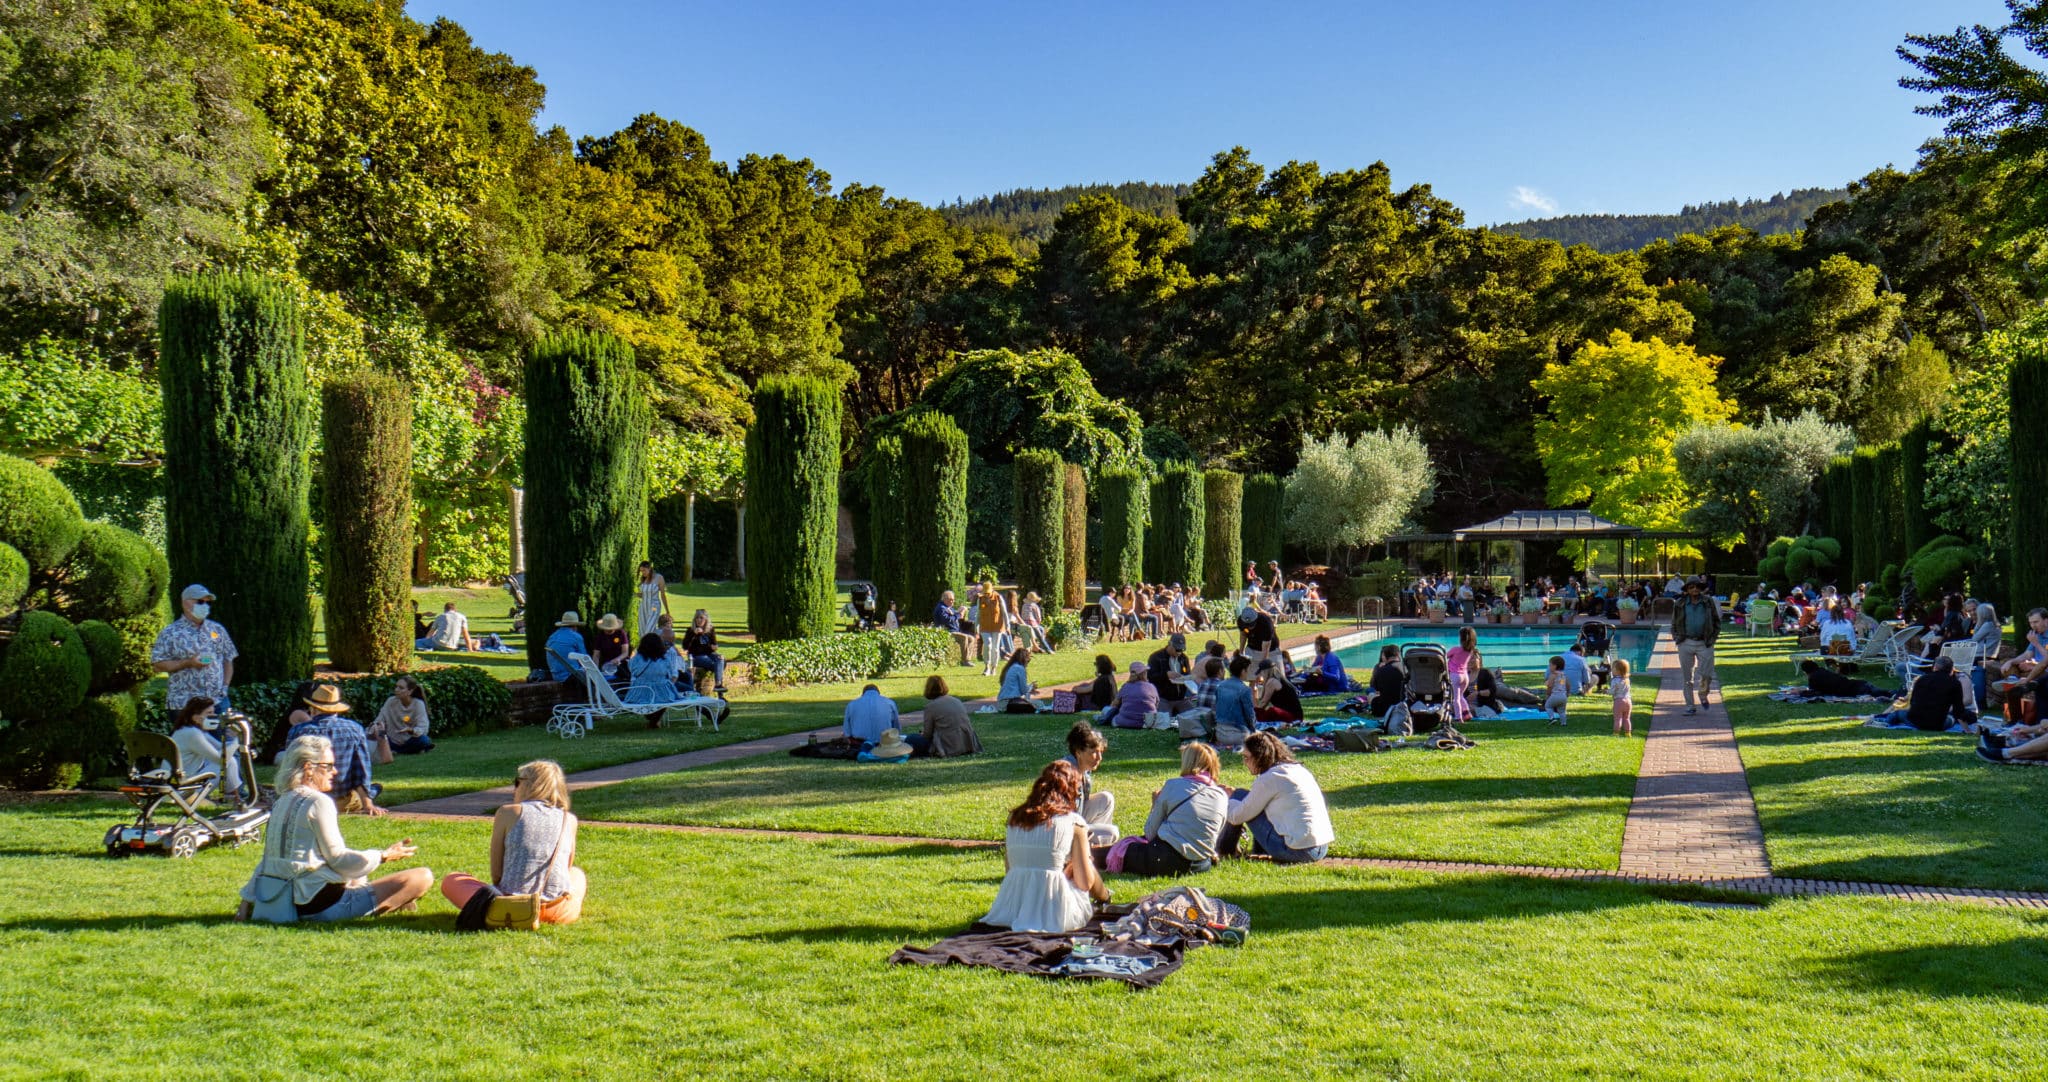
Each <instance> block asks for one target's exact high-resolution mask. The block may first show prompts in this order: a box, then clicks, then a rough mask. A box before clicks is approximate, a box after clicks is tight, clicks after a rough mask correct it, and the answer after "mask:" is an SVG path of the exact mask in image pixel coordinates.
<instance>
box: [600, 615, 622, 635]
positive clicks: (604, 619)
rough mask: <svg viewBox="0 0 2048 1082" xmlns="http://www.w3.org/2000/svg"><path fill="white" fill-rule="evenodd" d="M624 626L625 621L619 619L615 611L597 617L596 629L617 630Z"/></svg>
mask: <svg viewBox="0 0 2048 1082" xmlns="http://www.w3.org/2000/svg"><path fill="white" fill-rule="evenodd" d="M625 626H626V624H625V621H623V620H621V619H619V614H618V613H615V612H608V613H605V614H604V615H603V616H600V617H598V618H597V629H598V630H599V631H617V630H618V629H620V628H622V627H625Z"/></svg>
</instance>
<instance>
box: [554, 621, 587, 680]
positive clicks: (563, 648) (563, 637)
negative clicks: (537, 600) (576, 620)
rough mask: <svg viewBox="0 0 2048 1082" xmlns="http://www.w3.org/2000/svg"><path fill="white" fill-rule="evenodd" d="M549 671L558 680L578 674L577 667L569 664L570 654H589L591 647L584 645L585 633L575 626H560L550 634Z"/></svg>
mask: <svg viewBox="0 0 2048 1082" xmlns="http://www.w3.org/2000/svg"><path fill="white" fill-rule="evenodd" d="M547 646H548V672H549V673H551V674H553V676H554V678H555V679H557V680H567V679H569V678H570V677H572V676H575V675H576V669H575V667H574V666H572V665H570V664H569V655H570V654H587V653H589V652H590V647H588V646H585V645H583V633H582V632H580V631H578V630H576V629H575V628H573V627H558V628H556V629H555V633H554V634H552V635H549V636H548V643H547Z"/></svg>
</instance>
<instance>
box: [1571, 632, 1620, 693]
mask: <svg viewBox="0 0 2048 1082" xmlns="http://www.w3.org/2000/svg"><path fill="white" fill-rule="evenodd" d="M1578 645H1579V646H1580V647H1581V648H1583V651H1584V653H1585V655H1586V668H1587V669H1588V670H1590V671H1591V672H1592V673H1593V676H1594V677H1595V678H1596V680H1597V681H1598V686H1600V687H1603V688H1604V687H1606V686H1607V678H1608V675H1609V673H1610V672H1611V671H1612V669H1613V665H1612V662H1611V661H1610V660H1609V655H1610V654H1612V653H1613V652H1614V637H1613V633H1612V632H1611V631H1610V630H1609V629H1608V627H1607V625H1606V623H1604V622H1602V621H1600V620H1588V621H1586V626H1585V627H1584V628H1583V629H1581V630H1580V631H1579V642H1578Z"/></svg>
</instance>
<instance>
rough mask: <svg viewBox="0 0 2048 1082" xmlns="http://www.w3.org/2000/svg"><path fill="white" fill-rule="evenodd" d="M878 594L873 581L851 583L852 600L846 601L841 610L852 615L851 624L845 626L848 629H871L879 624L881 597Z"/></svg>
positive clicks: (850, 593) (880, 618)
mask: <svg viewBox="0 0 2048 1082" xmlns="http://www.w3.org/2000/svg"><path fill="white" fill-rule="evenodd" d="M878 594H879V592H878V591H877V590H876V589H875V584H874V583H871V582H856V583H854V584H853V589H852V590H851V591H849V596H851V598H852V600H850V601H848V602H847V603H846V608H845V609H844V610H843V611H845V612H846V613H847V615H849V616H852V617H853V625H852V626H851V627H848V628H847V630H848V631H873V630H874V629H875V628H877V627H880V626H881V623H882V615H881V611H880V610H881V598H880V597H879V596H878Z"/></svg>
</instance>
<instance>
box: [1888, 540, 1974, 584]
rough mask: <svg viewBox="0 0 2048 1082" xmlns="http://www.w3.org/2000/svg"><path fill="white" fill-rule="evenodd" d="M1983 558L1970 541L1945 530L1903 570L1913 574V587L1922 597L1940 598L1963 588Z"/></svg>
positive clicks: (1907, 563) (1921, 547) (1917, 553)
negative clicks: (1951, 534)
mask: <svg viewBox="0 0 2048 1082" xmlns="http://www.w3.org/2000/svg"><path fill="white" fill-rule="evenodd" d="M1982 558H1983V557H1982V554H1981V553H1979V552H1978V551H1977V550H1976V549H1974V548H1972V547H1971V546H1970V543H1969V542H1967V541H1964V540H1963V539H1962V538H1960V537H1954V536H1950V535H1946V534H1945V535H1943V536H1941V537H1937V538H1935V539H1934V540H1932V541H1929V542H1928V543H1926V544H1925V545H1922V546H1920V549H1919V551H1917V552H1915V553H1913V558H1912V559H1911V560H1908V561H1907V562H1906V566H1905V571H1904V574H1907V575H1910V576H1912V579H1913V588H1914V589H1915V590H1917V591H1919V593H1920V596H1921V597H1924V598H1929V599H1932V598H1937V597H1940V596H1942V595H1943V594H1947V593H1952V592H1954V593H1960V592H1962V590H1963V587H1964V585H1965V584H1966V583H1967V581H1968V579H1969V576H1970V572H1972V571H1975V570H1976V569H1977V564H1978V561H1979V560H1981V559H1982Z"/></svg>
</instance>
